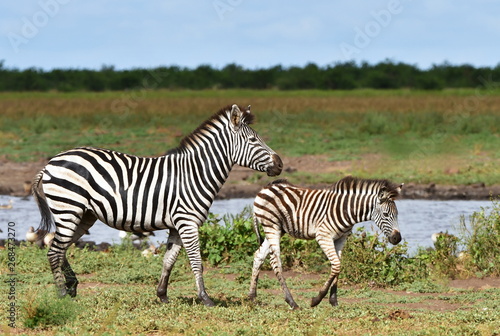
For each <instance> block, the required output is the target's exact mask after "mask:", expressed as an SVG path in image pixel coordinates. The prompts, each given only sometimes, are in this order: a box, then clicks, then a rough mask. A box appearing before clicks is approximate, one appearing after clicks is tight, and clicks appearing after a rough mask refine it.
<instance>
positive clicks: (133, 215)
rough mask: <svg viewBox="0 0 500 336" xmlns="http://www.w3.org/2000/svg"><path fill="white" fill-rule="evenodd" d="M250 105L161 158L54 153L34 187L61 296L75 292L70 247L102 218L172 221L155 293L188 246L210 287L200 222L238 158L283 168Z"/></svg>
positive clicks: (152, 224)
mask: <svg viewBox="0 0 500 336" xmlns="http://www.w3.org/2000/svg"><path fill="white" fill-rule="evenodd" d="M252 121H253V114H251V113H250V106H249V107H248V108H247V109H246V110H245V109H240V108H239V107H238V106H237V105H232V106H227V107H225V108H223V109H221V110H220V111H219V112H218V113H216V114H214V115H213V116H212V117H211V118H209V119H208V120H206V121H205V122H204V123H202V124H201V125H200V126H199V127H198V128H197V129H196V130H195V131H193V132H192V133H191V134H190V135H188V136H187V137H185V138H184V139H183V140H182V141H181V143H180V146H179V147H178V148H175V149H173V150H170V151H169V152H168V153H167V154H166V155H164V156H160V157H156V158H143V157H137V156H132V155H127V154H123V153H119V152H115V151H111V150H106V149H96V148H88V147H81V148H75V149H72V150H69V151H66V152H63V153H60V154H58V155H56V156H55V157H54V158H52V159H51V160H50V161H49V163H48V164H47V165H46V166H45V168H44V169H43V170H42V171H41V172H40V173H39V174H38V175H37V176H36V178H35V181H34V183H33V187H32V190H33V194H34V196H35V199H36V201H37V203H38V206H39V208H40V212H41V215H42V221H41V224H40V227H39V229H42V230H46V231H50V228H51V226H52V225H53V224H54V223H55V226H56V233H55V237H54V240H53V243H52V245H51V246H50V249H49V251H48V253H47V256H48V259H49V262H50V266H51V269H52V273H53V275H54V280H55V283H56V286H57V287H58V289H59V292H60V294H61V295H62V296H64V295H66V294H69V295H71V296H75V295H76V288H77V285H78V280H77V278H76V275H75V273H74V272H73V270H72V269H71V266H70V265H69V263H68V260H67V259H66V250H67V249H68V247H69V246H70V245H71V244H72V243H74V242H76V241H77V240H78V239H79V238H80V237H81V236H82V234H83V233H84V232H85V231H86V230H88V229H89V228H90V227H91V226H92V225H93V224H94V223H95V221H96V220H97V219H99V220H101V221H102V222H104V223H106V224H107V225H109V226H111V227H113V228H116V229H119V230H124V231H129V232H149V231H155V230H162V229H169V231H170V233H169V236H168V241H167V252H166V253H165V257H164V260H163V271H162V274H161V278H160V282H159V285H158V289H157V295H158V297H159V298H160V300H161V301H163V302H168V297H167V286H168V279H169V276H170V272H171V270H172V267H173V266H174V263H175V261H176V259H177V256H178V254H179V252H180V249H181V247H182V246H184V247H185V248H186V252H187V255H188V258H189V261H190V265H191V268H192V270H193V273H194V275H195V279H196V286H197V290H198V297H199V299H200V300H201V301H202V302H203V303H204V304H205V305H207V306H213V305H214V303H213V301H212V300H211V299H210V298H209V296H208V295H207V293H206V291H205V286H204V282H203V269H202V263H201V256H200V247H199V240H198V227H199V226H200V225H202V224H203V223H204V221H205V220H206V218H207V214H208V209H209V208H210V206H211V205H212V202H213V201H214V198H215V195H216V194H217V193H218V191H219V190H220V188H221V187H222V185H223V184H224V182H225V181H226V179H227V177H228V176H229V172H230V171H231V168H232V167H233V165H235V164H238V165H241V166H245V167H249V168H252V169H255V170H258V171H262V172H267V175H269V176H275V175H279V174H280V173H281V170H282V166H283V164H282V161H281V159H280V157H279V156H278V155H277V154H276V153H275V152H274V151H273V150H272V149H271V148H269V147H268V146H267V145H266V144H265V143H264V141H263V140H262V139H261V138H260V137H259V135H258V134H257V133H256V132H255V131H254V130H253V129H252V128H250V126H248V125H249V124H250V123H251V122H252Z"/></svg>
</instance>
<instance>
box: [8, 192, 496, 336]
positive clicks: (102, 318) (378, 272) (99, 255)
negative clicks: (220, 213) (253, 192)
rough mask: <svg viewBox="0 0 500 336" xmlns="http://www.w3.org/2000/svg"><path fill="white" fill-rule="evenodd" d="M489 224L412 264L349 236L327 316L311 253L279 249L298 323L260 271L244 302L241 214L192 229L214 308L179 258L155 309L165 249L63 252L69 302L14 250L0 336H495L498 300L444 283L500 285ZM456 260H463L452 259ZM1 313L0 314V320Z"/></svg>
mask: <svg viewBox="0 0 500 336" xmlns="http://www.w3.org/2000/svg"><path fill="white" fill-rule="evenodd" d="M499 213H500V208H499V206H498V201H493V208H492V210H491V211H485V210H483V211H480V212H477V213H476V214H475V215H474V216H473V217H472V218H471V221H470V223H464V222H462V223H460V225H465V227H467V228H468V231H467V232H464V233H463V235H461V236H459V237H455V238H453V239H449V238H450V237H448V236H444V238H445V239H442V240H438V243H436V245H435V248H434V249H429V250H425V251H420V253H419V254H418V255H417V256H416V257H409V256H408V254H407V247H406V246H405V245H404V244H402V245H397V246H395V247H392V248H390V247H389V243H387V242H386V241H384V240H380V239H379V238H378V237H377V236H376V235H372V234H370V233H366V232H355V233H354V234H353V236H352V237H350V238H349V240H348V242H347V243H346V248H345V249H344V252H343V260H342V265H343V271H342V273H341V278H340V282H339V293H338V297H339V306H337V307H331V306H330V305H329V304H328V302H327V300H324V302H322V303H321V304H320V305H319V306H317V307H315V308H309V302H310V300H311V298H312V297H314V296H315V295H316V294H317V290H318V289H319V287H320V286H321V285H322V283H323V281H325V279H326V273H327V272H328V270H329V266H328V265H326V264H325V263H324V255H323V256H322V255H321V254H322V252H321V251H320V250H318V248H317V246H318V244H317V243H316V242H314V241H312V242H311V241H307V242H304V241H300V240H290V239H285V238H284V239H282V242H281V246H282V255H283V264H284V266H285V268H286V269H288V270H292V271H293V273H287V275H286V276H287V282H288V286H289V287H290V290H291V291H292V293H293V295H294V297H295V299H296V301H297V303H298V304H299V305H300V306H301V307H302V309H301V310H298V311H291V310H290V309H289V308H288V305H287V304H286V303H285V301H284V299H283V295H282V293H281V289H280V287H279V284H278V281H277V279H276V278H275V276H274V274H272V272H271V271H269V265H267V272H266V271H265V270H263V274H261V277H260V281H259V290H258V292H259V295H258V297H257V300H256V301H255V302H252V301H249V300H247V298H246V294H247V291H248V287H249V279H250V272H251V255H252V254H253V251H254V249H255V248H256V243H255V241H254V242H253V245H252V242H251V241H250V240H249V238H250V237H251V238H254V240H255V237H254V236H253V235H252V234H251V233H250V232H251V230H252V229H251V225H249V224H250V219H249V218H248V210H245V211H244V212H242V213H241V214H240V215H238V216H232V217H225V218H223V221H224V225H218V221H217V219H216V218H214V217H212V218H210V220H209V221H208V222H207V223H206V224H205V225H204V226H202V231H201V234H200V237H201V249H202V251H203V253H202V255H203V259H204V266H205V272H204V273H205V276H204V278H205V284H206V287H207V290H208V293H209V294H210V295H211V297H212V298H213V299H214V302H215V303H216V307H214V308H208V307H205V306H203V305H202V304H200V303H199V302H198V300H197V299H196V294H195V285H194V278H193V275H192V272H191V270H190V268H189V263H188V261H187V258H186V254H185V252H184V251H182V252H181V254H180V256H179V260H178V261H177V263H176V266H175V267H174V269H173V273H172V276H171V281H170V286H169V298H170V300H171V301H170V302H169V303H168V304H162V303H160V302H159V300H158V299H157V297H156V285H157V281H158V278H159V275H160V270H161V259H162V258H161V254H162V253H163V252H164V251H165V247H162V248H161V252H162V253H160V256H157V257H153V256H150V257H148V258H146V257H143V256H142V255H141V252H140V250H138V249H135V248H134V247H133V246H132V244H131V243H130V242H125V243H123V244H121V245H116V246H113V247H112V248H111V249H110V250H108V251H105V252H98V251H92V250H89V249H78V248H75V247H71V248H70V249H69V251H68V254H67V256H68V260H69V262H70V263H71V264H72V265H73V267H74V270H75V271H76V273H77V275H78V277H79V280H80V286H79V289H78V296H77V297H76V298H74V299H69V298H64V299H58V298H56V297H55V288H54V286H53V280H52V276H51V274H50V268H49V264H48V261H47V259H46V254H47V250H46V249H40V248H38V247H36V246H34V245H28V244H25V243H23V244H21V246H20V247H17V248H16V249H15V257H14V258H15V262H16V266H15V274H16V275H15V279H16V285H15V295H16V298H17V300H16V306H17V310H18V316H17V320H16V326H17V329H10V328H8V327H6V326H5V325H4V324H3V321H2V326H1V328H2V329H1V330H2V331H3V332H4V333H5V334H9V333H15V334H16V335H96V334H97V335H276V334H287V335H316V334H319V335H324V334H336V335H497V334H496V333H497V332H498V330H499V328H500V309H499V308H500V288H492V287H484V288H482V289H467V288H455V287H452V286H450V279H451V278H450V276H452V277H460V276H470V275H471V273H470V270H467V269H463V268H461V267H463V266H467V267H470V269H471V270H473V271H474V272H475V275H478V272H479V271H481V272H482V274H480V275H481V276H496V277H498V276H499V275H500V273H499V272H500V270H499V268H498V266H499V264H500V260H498V256H496V255H495V253H491V251H498V249H499V248H500V246H499V243H500V242H499V241H498V239H497V238H498V236H499V235H498V230H499V228H498V223H499V221H498V216H499ZM492 230H494V231H492ZM235 232H236V233H235ZM488 232H490V233H492V234H487V233H488ZM214 242H218V243H217V244H214ZM218 245H220V246H218ZM481 246H485V248H481ZM459 250H460V252H464V253H466V254H468V255H469V256H470V258H467V259H461V258H458V256H457V253H458V252H459ZM217 254H222V255H223V256H224V259H217V258H215V255H217ZM285 256H288V257H290V256H292V258H288V259H287V258H286V257H285ZM305 256H307V258H304V257H305ZM452 257H453V258H452ZM297 259H300V262H297ZM7 260H8V256H7V253H1V254H0V281H1V283H2V284H4V283H5V281H6V280H7V279H9V278H10V277H12V276H11V275H8V273H9V272H11V270H8V263H7ZM450 260H451V261H452V262H450ZM214 265H217V266H214ZM485 265H486V266H485ZM451 270H453V272H451ZM10 302H11V300H10V299H9V300H7V299H6V300H3V301H2V303H0V307H1V309H2V311H6V310H7V309H6V308H7V305H8V304H9V303H10Z"/></svg>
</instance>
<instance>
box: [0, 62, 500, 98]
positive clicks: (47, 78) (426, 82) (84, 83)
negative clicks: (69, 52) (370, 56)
mask: <svg viewBox="0 0 500 336" xmlns="http://www.w3.org/2000/svg"><path fill="white" fill-rule="evenodd" d="M499 77H500V65H497V66H496V67H479V68H475V67H473V66H471V65H468V64H463V65H451V64H449V63H443V64H440V65H434V66H433V67H432V68H430V69H428V70H421V69H419V68H417V67H416V66H415V65H411V64H405V63H401V62H399V63H397V62H393V61H391V60H386V61H384V62H380V63H378V64H373V65H372V64H368V63H366V62H362V63H360V64H356V63H355V62H344V63H336V64H332V65H328V66H325V67H319V66H317V65H316V64H313V63H309V64H307V65H306V66H304V67H297V66H292V67H288V68H286V67H282V66H280V65H276V66H273V67H269V68H262V69H245V68H243V67H242V66H240V65H237V64H228V65H226V66H225V67H223V68H221V69H217V68H213V67H211V66H210V65H200V66H198V67H197V68H195V69H189V68H182V67H179V66H169V67H157V68H152V69H127V70H116V69H115V68H114V67H113V66H103V67H102V68H101V69H100V70H89V69H53V70H51V71H43V70H41V69H36V68H29V69H25V70H19V69H9V68H7V67H5V66H4V62H3V61H0V91H48V90H58V91H62V92H71V91H82V90H84V91H95V92H99V91H106V90H130V89H137V88H147V89H158V88H166V89H194V90H201V89H213V88H221V89H235V88H247V89H269V88H277V89H281V90H297V89H302V90H303V89H322V90H331V89H333V90H352V89H359V88H375V89H396V88H413V89H421V90H436V89H442V88H445V87H446V88H464V87H468V88H476V87H478V86H484V85H485V83H488V82H491V79H492V78H499ZM490 85H493V83H490Z"/></svg>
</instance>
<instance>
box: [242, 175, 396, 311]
mask: <svg viewBox="0 0 500 336" xmlns="http://www.w3.org/2000/svg"><path fill="white" fill-rule="evenodd" d="M402 187H403V184H401V185H399V186H396V185H394V184H392V183H390V182H389V181H387V180H363V179H357V178H353V177H351V176H348V177H345V178H343V179H342V180H340V181H338V182H337V183H336V184H334V185H333V188H332V189H324V190H312V189H306V188H299V187H296V186H293V185H291V184H289V183H288V182H287V181H286V180H283V179H281V180H276V181H274V182H272V183H270V184H269V185H267V186H266V187H265V188H264V189H262V190H261V191H260V192H259V193H258V194H257V197H256V198H255V202H254V229H255V232H256V233H257V236H258V239H259V244H261V245H260V248H259V249H258V250H257V251H256V252H255V254H254V262H253V270H252V279H251V281H250V292H249V298H250V299H252V300H253V299H254V298H255V297H256V296H257V280H258V277H259V269H260V267H261V266H262V263H263V262H264V260H265V259H266V257H267V255H268V254H269V252H270V253H271V260H270V261H271V266H272V268H273V270H274V273H275V274H276V276H277V277H278V280H279V282H280V284H281V287H282V289H283V292H284V294H285V301H286V302H287V303H288V304H289V305H290V307H291V308H293V309H297V308H298V307H299V306H298V305H297V303H295V301H294V299H293V297H292V294H291V293H290V290H289V289H288V287H287V285H286V282H285V278H284V277H283V270H282V267H281V258H280V238H281V235H282V233H288V234H289V235H291V236H292V237H295V238H300V239H308V240H310V239H316V240H317V241H318V243H319V245H320V246H321V248H322V250H323V252H325V254H326V256H327V257H328V259H329V260H330V263H331V271H330V276H329V277H328V280H327V281H326V282H325V284H324V285H323V287H322V288H321V290H320V292H319V295H318V296H317V297H315V298H313V299H312V302H311V307H314V306H316V305H317V304H319V303H320V302H321V300H322V299H323V298H324V297H325V295H326V293H327V292H328V290H329V289H331V291H330V303H331V305H332V306H336V305H337V280H338V275H339V273H340V257H341V251H342V248H343V246H344V243H345V241H346V239H347V237H348V236H349V234H350V233H351V231H352V228H353V226H354V224H356V223H359V222H364V221H368V220H373V221H375V224H377V226H378V227H379V228H380V230H382V232H383V233H384V234H385V235H386V236H387V238H389V241H390V242H391V243H392V244H394V245H396V244H398V243H399V242H400V241H401V234H400V232H399V228H398V220H397V217H398V211H397V208H396V204H395V203H394V198H395V197H397V196H398V195H399V194H400V192H401V188H402ZM259 223H260V224H261V225H262V228H263V229H264V233H265V236H266V237H265V240H264V242H262V237H261V235H260V232H259V228H258V224H259Z"/></svg>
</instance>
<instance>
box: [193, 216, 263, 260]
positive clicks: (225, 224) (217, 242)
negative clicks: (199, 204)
mask: <svg viewBox="0 0 500 336" xmlns="http://www.w3.org/2000/svg"><path fill="white" fill-rule="evenodd" d="M252 225H253V224H252V219H251V208H250V207H246V208H245V209H244V210H243V211H242V212H241V213H239V214H237V215H225V216H224V217H222V220H220V219H219V218H218V217H217V216H215V215H213V214H210V216H209V218H208V220H207V221H206V223H205V224H203V225H202V226H201V227H200V231H199V237H200V247H201V255H202V258H203V259H206V260H208V262H209V263H210V264H211V265H214V266H216V265H219V264H221V263H229V262H235V261H240V260H248V259H249V258H250V257H251V256H252V255H253V253H254V251H255V250H256V249H257V248H258V243H257V239H256V237H255V234H254V233H253V226H252Z"/></svg>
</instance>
